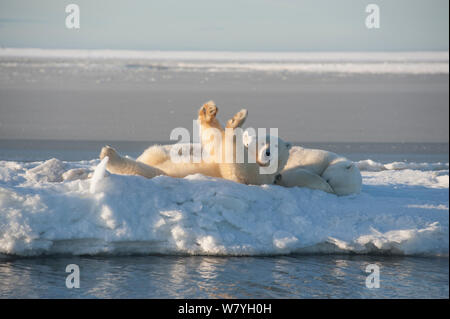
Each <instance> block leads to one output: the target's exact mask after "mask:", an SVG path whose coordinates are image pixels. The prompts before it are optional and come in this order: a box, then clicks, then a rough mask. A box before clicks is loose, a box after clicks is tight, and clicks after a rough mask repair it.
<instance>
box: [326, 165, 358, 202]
mask: <svg viewBox="0 0 450 319" xmlns="http://www.w3.org/2000/svg"><path fill="white" fill-rule="evenodd" d="M322 178H323V179H324V180H325V181H326V182H327V183H328V184H329V185H330V186H331V188H333V191H334V193H335V194H336V195H340V196H342V195H350V194H355V193H359V192H360V191H361V186H362V178H361V173H360V171H359V169H358V167H357V166H356V165H355V163H353V162H351V161H349V160H347V159H344V158H342V159H338V160H336V161H334V162H331V163H330V165H328V167H327V168H326V169H325V171H324V172H323V173H322Z"/></svg>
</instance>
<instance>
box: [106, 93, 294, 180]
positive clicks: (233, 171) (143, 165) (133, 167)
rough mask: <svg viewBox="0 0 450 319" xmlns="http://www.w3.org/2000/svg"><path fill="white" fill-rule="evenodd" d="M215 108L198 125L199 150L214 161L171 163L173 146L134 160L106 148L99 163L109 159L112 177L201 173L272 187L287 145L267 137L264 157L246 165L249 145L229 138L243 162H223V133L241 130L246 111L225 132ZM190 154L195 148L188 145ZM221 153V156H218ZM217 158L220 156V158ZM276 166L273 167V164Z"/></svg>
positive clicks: (203, 113) (202, 111)
mask: <svg viewBox="0 0 450 319" xmlns="http://www.w3.org/2000/svg"><path fill="white" fill-rule="evenodd" d="M217 112H218V107H217V106H216V104H215V103H214V102H213V101H209V102H207V103H205V104H204V105H203V106H202V107H201V108H200V110H199V113H198V123H199V125H200V128H201V132H202V134H201V147H205V148H207V149H208V150H209V151H210V153H209V155H210V156H212V158H213V160H211V161H204V160H202V161H201V162H199V163H194V162H192V161H189V162H174V161H172V159H171V156H170V152H171V148H172V147H173V145H154V146H151V147H149V148H148V149H147V150H145V151H144V153H143V154H142V155H141V156H139V157H138V158H137V159H136V160H133V159H131V158H128V157H122V156H120V155H119V154H118V153H117V152H116V151H115V150H114V149H113V148H111V147H109V146H105V147H103V148H102V150H101V152H100V159H103V158H104V157H106V156H108V158H109V160H108V163H107V170H108V171H109V172H111V173H113V174H122V175H140V176H144V177H147V178H152V177H155V176H158V175H168V176H172V177H185V176H187V175H190V174H196V173H200V174H203V175H207V176H212V177H220V178H224V179H228V180H232V181H235V182H238V183H243V184H253V185H262V184H273V183H274V182H275V180H276V179H277V178H279V174H280V172H281V170H282V169H283V167H284V166H285V165H286V163H287V161H288V158H289V149H290V143H286V142H285V141H283V140H282V139H281V138H278V137H275V138H273V137H270V136H267V137H266V143H265V144H264V146H263V147H264V149H265V152H264V154H263V157H261V158H259V157H256V159H255V161H254V162H252V161H249V160H248V159H249V157H250V156H249V154H248V145H245V144H244V141H243V139H242V138H241V137H237V136H232V140H231V148H232V149H233V150H238V149H240V150H243V158H244V161H242V162H240V161H238V160H236V156H237V155H236V152H233V154H232V158H231V161H227V160H226V158H225V157H226V154H227V150H226V147H227V145H229V144H227V141H226V129H229V130H231V131H232V132H233V131H234V130H235V129H236V128H238V127H241V126H242V124H243V123H244V122H245V119H246V117H247V114H248V113H247V111H246V110H245V109H244V110H241V111H239V112H238V113H236V114H235V115H234V116H233V118H231V119H230V120H229V121H227V124H226V126H225V130H224V128H223V127H222V126H221V124H220V123H219V121H218V120H217V118H216V115H217ZM208 129H214V130H215V132H218V134H219V135H220V137H219V139H220V140H221V142H222V143H221V144H220V146H218V145H217V140H216V139H215V138H214V136H213V135H209V134H206V133H207V132H208ZM185 146H186V147H188V148H190V153H191V154H192V152H193V149H194V147H196V145H194V144H187V145H185ZM271 149H272V150H274V149H276V152H274V153H278V156H276V157H275V156H271V154H270V150H271ZM220 151H221V152H220ZM219 154H220V155H219ZM275 162H276V163H275ZM272 164H275V167H276V169H275V170H274V171H273V172H270V173H264V172H263V173H261V167H269V166H271V165H272Z"/></svg>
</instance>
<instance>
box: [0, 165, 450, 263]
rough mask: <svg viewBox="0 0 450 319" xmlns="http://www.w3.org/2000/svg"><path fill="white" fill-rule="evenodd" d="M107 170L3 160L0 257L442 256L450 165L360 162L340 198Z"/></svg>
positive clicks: (206, 179)
mask: <svg viewBox="0 0 450 319" xmlns="http://www.w3.org/2000/svg"><path fill="white" fill-rule="evenodd" d="M105 164H106V163H105V162H103V163H101V164H100V165H99V161H98V160H92V161H82V162H62V161H59V160H57V159H50V160H48V161H45V162H33V163H23V162H10V161H0V255H3V256H5V255H22V256H36V255H44V254H73V255H80V254H89V255H98V254H114V255H120V254H188V255H191V254H200V255H277V254H290V253H323V254H331V253H356V254H401V255H433V256H437V255H440V256H442V255H443V256H448V250H449V248H448V247H449V246H448V242H449V232H448V224H449V215H448V213H449V193H448V185H449V176H448V173H449V169H448V163H444V164H417V163H416V164H415V163H391V164H381V163H376V162H373V161H370V160H367V161H360V162H358V166H359V167H360V168H361V170H362V175H363V184H364V185H363V190H362V193H361V194H358V195H352V196H345V197H338V196H335V195H332V194H328V193H324V192H322V191H318V190H311V189H305V188H298V187H296V188H283V187H280V186H276V185H263V186H247V185H242V184H237V183H234V182H230V181H226V180H221V179H216V178H211V177H205V176H202V175H191V176H188V177H186V178H183V179H176V178H171V177H166V176H160V177H156V178H153V179H145V178H143V177H139V176H119V175H112V174H106V176H105V175H104V174H103V173H104V167H105ZM97 165H98V166H99V167H98V170H97V172H96V173H94V169H95V168H96V166H97ZM92 176H93V177H92Z"/></svg>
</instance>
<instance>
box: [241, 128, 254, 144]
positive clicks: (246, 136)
mask: <svg viewBox="0 0 450 319" xmlns="http://www.w3.org/2000/svg"><path fill="white" fill-rule="evenodd" d="M253 139H254V136H253V135H252V134H251V132H249V131H248V130H245V131H244V133H243V134H242V143H243V144H244V146H245V147H248V146H249V145H250V144H251V143H252V141H253Z"/></svg>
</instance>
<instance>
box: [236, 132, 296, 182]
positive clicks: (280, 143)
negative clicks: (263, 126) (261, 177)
mask: <svg viewBox="0 0 450 319" xmlns="http://www.w3.org/2000/svg"><path fill="white" fill-rule="evenodd" d="M242 142H243V144H244V146H245V148H246V149H247V153H248V161H249V162H251V161H255V162H256V164H258V166H259V168H260V169H259V172H260V174H268V175H274V176H276V175H277V174H278V173H280V172H281V171H282V169H283V168H284V166H285V165H286V163H287V161H288V159H289V149H290V148H291V146H292V145H291V143H288V142H285V141H284V140H283V139H281V138H280V137H278V136H271V135H266V136H257V135H256V134H254V131H250V130H246V131H244V133H243V135H242ZM274 181H275V180H274ZM274 181H272V182H274Z"/></svg>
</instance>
